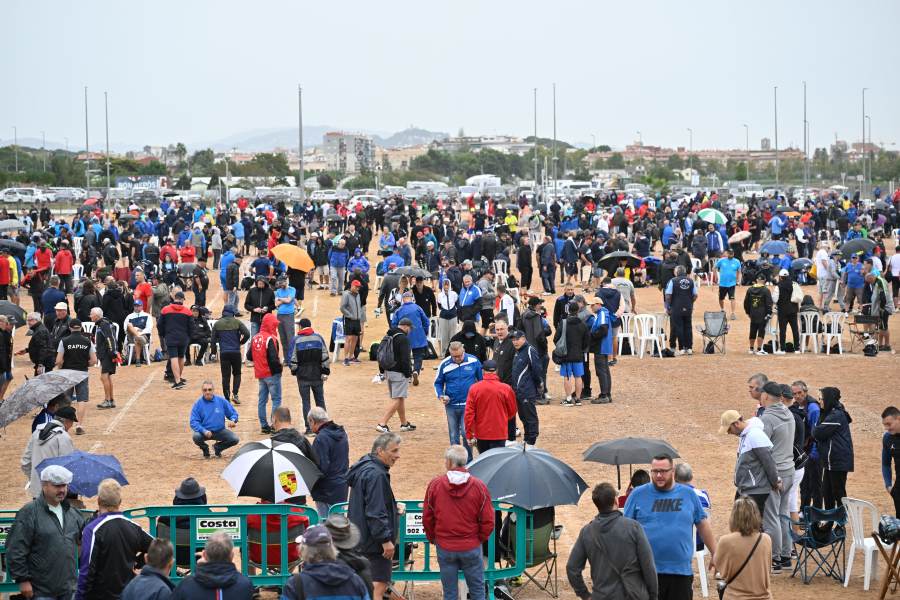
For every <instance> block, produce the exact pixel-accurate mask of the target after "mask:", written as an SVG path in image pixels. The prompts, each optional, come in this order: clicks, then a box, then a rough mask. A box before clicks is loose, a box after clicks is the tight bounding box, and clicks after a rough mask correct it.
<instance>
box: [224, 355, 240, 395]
mask: <svg viewBox="0 0 900 600" xmlns="http://www.w3.org/2000/svg"><path fill="white" fill-rule="evenodd" d="M219 366H220V367H221V369H222V395H223V396H224V397H225V398H226V399H229V398H231V394H237V393H238V392H239V391H240V389H241V353H240V352H222V353H220V354H219ZM232 377H234V388H232V387H231V378H232Z"/></svg>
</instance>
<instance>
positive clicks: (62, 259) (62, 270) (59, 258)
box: [53, 250, 75, 275]
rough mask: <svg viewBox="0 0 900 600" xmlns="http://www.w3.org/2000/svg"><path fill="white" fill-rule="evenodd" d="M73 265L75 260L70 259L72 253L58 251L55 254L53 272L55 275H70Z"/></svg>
mask: <svg viewBox="0 0 900 600" xmlns="http://www.w3.org/2000/svg"><path fill="white" fill-rule="evenodd" d="M74 264H75V259H74V258H72V253H71V252H69V251H68V250H60V251H59V252H58V253H57V254H56V265H54V267H53V270H54V271H55V272H56V274H57V275H70V274H71V273H72V265H74Z"/></svg>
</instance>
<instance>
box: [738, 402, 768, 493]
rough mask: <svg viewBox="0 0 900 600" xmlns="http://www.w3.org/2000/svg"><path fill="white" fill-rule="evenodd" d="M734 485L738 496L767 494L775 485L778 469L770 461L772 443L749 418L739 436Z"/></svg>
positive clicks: (755, 420) (760, 423)
mask: <svg viewBox="0 0 900 600" xmlns="http://www.w3.org/2000/svg"><path fill="white" fill-rule="evenodd" d="M739 439H740V443H739V444H738V451H737V453H738V456H737V462H736V463H735V465H734V485H735V487H737V489H738V492H739V493H741V494H748V495H749V494H768V493H771V491H772V488H775V487H777V486H778V469H777V468H776V466H775V459H774V458H772V442H771V441H770V440H769V438H768V437H766V434H765V433H764V432H763V423H762V421H761V420H760V419H758V418H756V417H753V418H752V419H750V420H748V421H747V427H745V428H744V431H742V432H741V435H740V436H739Z"/></svg>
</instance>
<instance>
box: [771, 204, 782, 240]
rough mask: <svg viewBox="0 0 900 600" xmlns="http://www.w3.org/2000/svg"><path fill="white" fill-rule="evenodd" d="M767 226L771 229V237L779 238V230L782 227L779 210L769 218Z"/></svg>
mask: <svg viewBox="0 0 900 600" xmlns="http://www.w3.org/2000/svg"><path fill="white" fill-rule="evenodd" d="M769 228H770V229H771V230H772V239H773V240H780V239H781V232H782V230H783V229H784V221H783V220H782V218H781V211H778V212H777V213H775V216H774V217H772V218H771V219H770V220H769Z"/></svg>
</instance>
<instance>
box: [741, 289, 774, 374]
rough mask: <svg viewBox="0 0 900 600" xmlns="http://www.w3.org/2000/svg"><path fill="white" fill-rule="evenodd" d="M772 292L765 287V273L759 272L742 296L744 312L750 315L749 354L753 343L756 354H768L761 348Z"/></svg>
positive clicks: (764, 336)
mask: <svg viewBox="0 0 900 600" xmlns="http://www.w3.org/2000/svg"><path fill="white" fill-rule="evenodd" d="M773 307H774V303H773V302H772V294H771V293H770V292H769V289H768V288H767V287H766V275H765V273H760V274H758V275H757V276H756V283H755V284H754V285H753V286H751V287H750V289H749V290H747V294H746V295H745V296H744V312H745V313H747V316H748V317H750V337H749V340H750V354H753V344H754V343H755V344H756V355H757V356H765V355H766V354H768V352H766V351H765V350H763V342H764V341H765V338H766V322H767V321H768V320H769V318H770V317H771V316H772V308H773Z"/></svg>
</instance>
